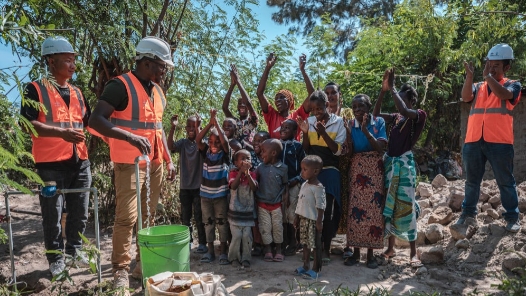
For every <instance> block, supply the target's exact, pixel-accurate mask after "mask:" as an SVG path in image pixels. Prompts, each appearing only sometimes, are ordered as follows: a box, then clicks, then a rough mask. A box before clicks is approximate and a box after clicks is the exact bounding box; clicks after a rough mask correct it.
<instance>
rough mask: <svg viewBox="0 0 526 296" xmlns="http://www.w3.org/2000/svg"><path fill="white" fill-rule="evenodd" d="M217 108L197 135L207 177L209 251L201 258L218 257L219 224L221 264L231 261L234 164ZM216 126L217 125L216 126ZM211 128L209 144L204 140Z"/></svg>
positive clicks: (204, 193) (205, 216)
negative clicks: (230, 181) (229, 200)
mask: <svg viewBox="0 0 526 296" xmlns="http://www.w3.org/2000/svg"><path fill="white" fill-rule="evenodd" d="M216 115H217V111H216V110H215V109H211V110H210V122H209V123H208V124H207V125H206V127H205V128H204V129H203V130H202V131H201V132H199V134H198V135H197V140H196V142H197V145H198V147H199V151H200V152H201V155H202V156H203V158H204V163H203V178H202V181H201V190H200V195H201V209H202V210H203V223H204V224H205V232H206V241H207V243H208V253H205V255H204V256H203V257H202V258H201V262H203V263H210V262H212V261H214V260H215V254H214V240H215V228H216V226H217V230H218V233H219V241H220V242H221V255H220V256H219V264H221V265H226V264H230V262H229V261H228V256H227V246H226V242H227V239H228V224H227V222H228V221H227V209H228V203H227V194H228V168H229V166H230V157H229V155H230V147H229V146H228V140H227V138H226V136H225V133H223V130H222V129H221V126H219V124H218V123H217V118H216ZM212 126H214V127H215V129H214V128H212ZM208 131H210V135H209V137H208V144H206V143H204V142H203V141H202V140H203V138H204V136H205V135H206V134H207V133H208Z"/></svg>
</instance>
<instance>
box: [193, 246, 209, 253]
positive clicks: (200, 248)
mask: <svg viewBox="0 0 526 296" xmlns="http://www.w3.org/2000/svg"><path fill="white" fill-rule="evenodd" d="M195 252H196V253H198V254H204V253H207V252H208V247H207V246H206V245H203V244H199V246H197V249H195Z"/></svg>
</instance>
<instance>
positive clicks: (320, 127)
mask: <svg viewBox="0 0 526 296" xmlns="http://www.w3.org/2000/svg"><path fill="white" fill-rule="evenodd" d="M314 129H315V130H316V131H317V132H318V134H320V135H321V134H325V125H324V124H323V122H321V121H318V122H316V124H315V125H314Z"/></svg>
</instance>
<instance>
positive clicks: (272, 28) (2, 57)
mask: <svg viewBox="0 0 526 296" xmlns="http://www.w3.org/2000/svg"><path fill="white" fill-rule="evenodd" d="M259 2H260V3H259V5H253V4H248V6H249V8H251V10H252V11H253V12H254V13H255V14H256V18H257V19H258V20H259V30H260V31H261V32H263V33H264V35H265V37H266V39H265V41H264V42H263V43H262V45H266V44H269V43H270V42H271V41H272V40H273V39H274V38H275V37H276V36H278V35H282V34H287V33H288V27H287V26H283V25H278V24H277V23H275V22H274V21H273V20H272V13H273V12H276V11H278V9H277V8H276V7H269V6H267V4H266V1H265V0H260V1H259ZM215 3H216V4H218V5H220V6H222V7H224V8H225V10H226V11H227V12H228V14H229V16H230V17H232V16H233V15H234V13H235V9H234V8H233V7H231V6H224V2H223V1H222V0H216V1H215ZM296 39H297V44H296V46H295V48H296V50H295V52H294V57H299V56H300V54H302V53H304V52H307V50H306V48H305V47H304V46H303V39H302V38H301V37H300V36H297V37H296ZM32 65H33V62H32V61H31V60H29V59H27V58H22V60H19V59H18V57H17V56H16V55H15V54H13V53H12V51H11V47H8V46H5V45H4V44H0V69H5V68H11V67H19V68H18V69H17V68H12V69H13V70H14V69H17V74H18V77H20V78H24V77H25V79H23V80H22V82H29V78H28V76H27V74H28V72H29V70H30V69H31V66H32ZM7 72H8V73H11V71H10V70H7ZM14 85H15V81H14V80H13V79H11V80H10V82H9V85H7V86H5V85H4V90H5V91H6V92H8V91H9V90H11V89H12V88H13V86H14ZM7 97H8V98H9V100H10V101H14V102H17V103H19V102H20V95H19V93H18V91H17V89H16V88H14V89H12V90H11V91H10V92H9V93H8V94H7Z"/></svg>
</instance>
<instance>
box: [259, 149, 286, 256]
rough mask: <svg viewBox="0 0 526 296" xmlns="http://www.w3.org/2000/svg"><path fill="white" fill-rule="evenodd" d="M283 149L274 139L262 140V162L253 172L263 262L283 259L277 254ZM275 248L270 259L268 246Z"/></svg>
mask: <svg viewBox="0 0 526 296" xmlns="http://www.w3.org/2000/svg"><path fill="white" fill-rule="evenodd" d="M282 150H283V147H282V145H281V142H280V141H279V140H278V139H269V140H265V141H264V142H263V144H262V145H261V158H262V160H263V163H262V164H260V165H259V166H258V168H257V169H256V178H257V181H258V185H259V186H258V190H257V191H256V197H257V202H258V220H259V230H260V231H261V237H262V240H263V245H264V253H265V258H264V260H265V261H269V262H270V261H276V262H282V261H283V259H285V257H284V256H283V254H282V252H281V243H282V242H283V215H282V212H281V201H282V199H283V197H282V196H283V195H286V194H287V191H288V190H287V189H288V187H287V182H288V177H287V173H288V169H287V166H286V165H285V164H284V163H282V162H281V161H280V160H279V156H280V155H281V151H282ZM272 242H274V244H275V245H276V255H275V256H272V249H271V248H270V244H271V243H272Z"/></svg>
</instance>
